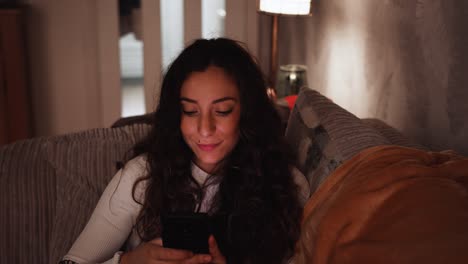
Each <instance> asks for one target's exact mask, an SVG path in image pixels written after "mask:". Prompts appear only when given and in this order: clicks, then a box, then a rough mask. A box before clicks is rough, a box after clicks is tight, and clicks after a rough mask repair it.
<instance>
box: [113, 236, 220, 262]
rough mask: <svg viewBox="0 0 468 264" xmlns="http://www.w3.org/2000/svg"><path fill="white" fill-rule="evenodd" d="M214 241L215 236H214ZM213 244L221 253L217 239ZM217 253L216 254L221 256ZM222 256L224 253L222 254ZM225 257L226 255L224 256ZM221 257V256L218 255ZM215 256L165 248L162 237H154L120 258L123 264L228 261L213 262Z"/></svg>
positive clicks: (214, 250)
mask: <svg viewBox="0 0 468 264" xmlns="http://www.w3.org/2000/svg"><path fill="white" fill-rule="evenodd" d="M209 241H210V240H209ZM213 241H214V238H213ZM214 243H215V244H213V246H214V247H215V248H213V252H215V253H216V252H217V254H219V255H220V254H221V253H220V252H219V249H218V246H217V245H216V241H214ZM211 245H212V244H210V253H211V248H212V246H211ZM219 255H216V256H219ZM221 257H222V255H221ZM223 258H224V257H223ZM218 259H219V257H218ZM214 260H215V258H214V257H211V256H210V255H206V254H193V253H192V252H190V251H187V250H180V249H172V248H165V247H163V245H162V240H161V238H157V239H154V240H152V241H150V242H148V243H142V244H141V245H139V246H138V247H137V248H135V249H134V250H133V251H130V252H126V253H124V254H122V258H121V260H120V263H121V264H134V263H135V264H136V263H138V264H140V263H141V264H150V263H151V264H158V263H161V264H163V263H164V264H166V263H167V264H169V263H174V264H202V263H216V264H217V263H223V264H224V263H226V262H212V261H214Z"/></svg>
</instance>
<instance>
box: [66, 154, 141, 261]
mask: <svg viewBox="0 0 468 264" xmlns="http://www.w3.org/2000/svg"><path fill="white" fill-rule="evenodd" d="M146 173H147V170H146V160H145V158H143V157H137V158H135V159H133V160H131V161H129V162H128V163H127V164H126V165H125V167H124V168H123V169H121V170H119V171H118V172H117V173H116V174H115V176H114V177H113V178H112V180H111V181H110V183H109V184H108V185H107V187H106V189H105V190H104V192H103V194H102V196H101V198H100V199H99V202H98V204H97V206H96V208H95V209H94V211H93V213H92V215H91V218H90V219H89V221H88V223H87V225H86V226H85V228H84V229H83V231H82V232H81V234H80V235H79V237H78V239H77V240H76V241H75V243H74V244H73V246H72V248H71V249H70V251H69V252H68V253H67V254H66V255H65V256H64V257H63V259H64V260H71V261H74V262H76V263H104V262H105V263H112V259H113V256H114V255H115V253H116V252H118V251H119V250H120V249H121V248H122V246H123V244H124V243H125V241H126V240H127V238H128V237H129V236H130V234H131V232H132V229H133V226H134V225H135V221H136V218H137V216H138V214H139V212H140V210H141V205H140V204H139V203H137V202H136V201H135V200H134V199H133V193H132V189H133V185H134V184H135V182H136V180H137V179H138V178H140V177H142V176H145V175H146ZM140 183H141V184H140ZM140 183H139V184H138V186H137V188H136V192H135V198H136V199H137V200H138V201H142V200H143V199H142V197H143V193H144V186H143V185H144V183H143V182H140Z"/></svg>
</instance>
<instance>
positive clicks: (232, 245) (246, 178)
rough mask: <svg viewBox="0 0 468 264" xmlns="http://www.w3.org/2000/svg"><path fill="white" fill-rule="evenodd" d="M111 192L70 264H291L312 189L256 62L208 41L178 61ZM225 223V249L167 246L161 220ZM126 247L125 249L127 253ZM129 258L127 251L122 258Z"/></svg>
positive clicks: (222, 42)
mask: <svg viewBox="0 0 468 264" xmlns="http://www.w3.org/2000/svg"><path fill="white" fill-rule="evenodd" d="M134 153H135V157H134V158H133V159H132V160H130V161H129V162H127V164H126V165H125V167H124V168H123V169H122V170H120V171H119V172H118V173H117V174H116V176H114V178H113V180H112V181H111V182H110V183H109V185H108V186H107V188H106V190H105V191H104V193H103V195H102V197H101V199H100V201H99V203H98V205H97V207H96V209H95V211H94V212H93V215H92V216H91V219H90V220H89V222H88V224H87V226H86V227H85V229H84V230H83V232H82V233H81V235H80V236H79V238H78V239H77V241H76V242H75V243H74V245H73V247H72V248H71V249H70V251H69V252H68V254H67V255H66V256H65V257H64V260H69V261H70V262H71V261H73V262H76V263H96V262H104V261H107V262H106V263H285V262H287V260H288V259H289V258H290V257H291V256H292V254H293V251H294V246H295V243H296V240H297V239H298V236H299V224H300V222H299V221H300V217H301V212H302V206H303V204H304V203H305V200H306V199H307V198H308V195H309V189H308V184H307V183H306V180H305V178H304V176H303V175H302V174H300V173H299V171H298V170H296V169H295V168H294V166H293V160H292V158H291V157H290V156H289V154H288V153H289V152H288V149H287V146H286V145H285V142H284V140H283V135H282V129H281V122H280V118H279V116H278V114H277V112H276V110H275V108H274V106H273V104H272V103H271V101H270V100H269V99H268V96H267V93H266V84H265V81H264V78H263V76H262V73H261V71H260V69H259V67H258V65H257V64H256V63H255V61H254V60H253V58H252V56H251V55H250V54H249V53H248V52H247V51H246V50H245V49H244V48H243V47H242V46H241V45H239V44H238V43H237V42H235V41H233V40H229V39H224V38H219V39H210V40H205V39H200V40H197V41H195V42H194V43H193V44H191V45H190V46H188V47H187V48H186V49H185V50H184V51H183V52H182V53H181V54H180V55H179V56H178V57H177V59H176V60H175V61H174V62H173V63H172V65H171V66H170V68H169V69H168V71H167V73H166V74H165V76H164V80H163V83H162V88H161V96H160V102H159V105H158V108H157V110H156V112H155V114H154V123H153V128H152V131H151V132H150V134H149V135H148V137H147V138H146V139H145V140H143V141H142V142H140V143H139V144H138V145H137V146H135V148H134ZM183 212H205V213H208V214H209V215H211V216H214V217H216V216H220V215H223V216H225V218H226V219H228V220H227V221H228V222H229V224H228V225H227V228H226V230H225V232H226V234H227V235H226V238H227V239H226V241H225V250H224V251H223V253H221V251H220V249H219V247H218V244H217V241H216V239H215V238H214V237H213V236H210V237H209V241H208V243H209V254H194V253H192V252H189V251H186V250H178V249H170V248H165V247H163V246H162V242H161V239H160V237H161V228H162V227H161V215H163V214H165V213H183ZM122 249H123V250H122ZM120 250H122V251H120Z"/></svg>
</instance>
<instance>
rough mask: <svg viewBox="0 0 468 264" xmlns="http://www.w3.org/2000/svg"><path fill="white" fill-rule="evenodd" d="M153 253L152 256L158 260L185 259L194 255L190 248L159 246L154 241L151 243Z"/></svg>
mask: <svg viewBox="0 0 468 264" xmlns="http://www.w3.org/2000/svg"><path fill="white" fill-rule="evenodd" d="M148 246H149V247H150V250H151V253H150V256H151V258H153V259H158V260H184V259H188V258H191V257H193V253H192V252H191V251H188V250H182V249H174V248H165V247H162V246H158V245H156V244H153V243H149V245H148Z"/></svg>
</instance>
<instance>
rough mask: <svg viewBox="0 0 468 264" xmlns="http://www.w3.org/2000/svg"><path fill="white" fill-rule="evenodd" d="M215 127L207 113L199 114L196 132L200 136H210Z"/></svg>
mask: <svg viewBox="0 0 468 264" xmlns="http://www.w3.org/2000/svg"><path fill="white" fill-rule="evenodd" d="M215 129H216V124H215V120H214V119H213V117H212V116H211V115H209V114H205V115H203V114H202V115H201V116H200V119H199V121H198V133H200V135H202V136H205V137H206V136H210V135H212V134H213V133H214V131H215Z"/></svg>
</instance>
